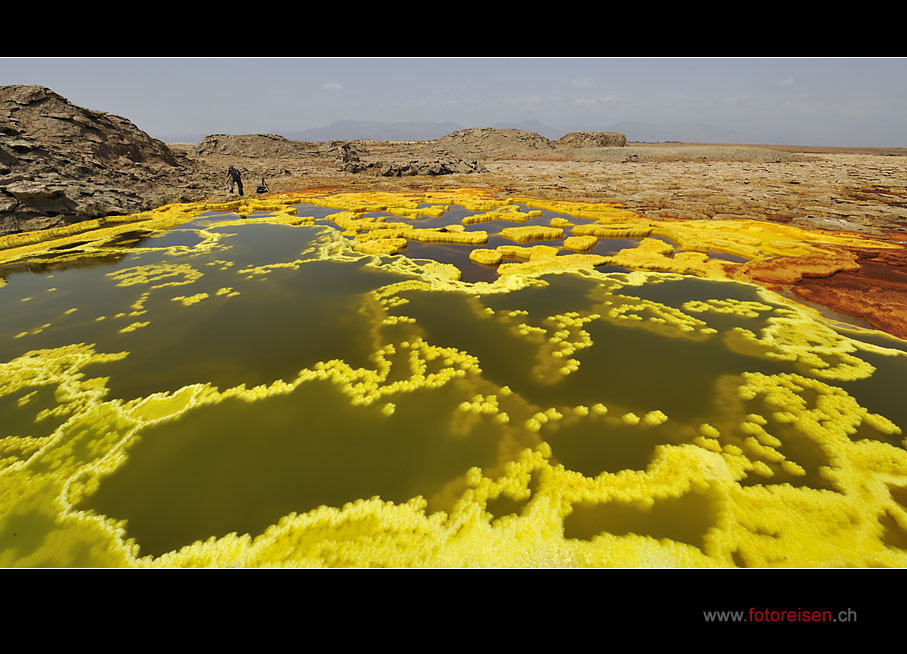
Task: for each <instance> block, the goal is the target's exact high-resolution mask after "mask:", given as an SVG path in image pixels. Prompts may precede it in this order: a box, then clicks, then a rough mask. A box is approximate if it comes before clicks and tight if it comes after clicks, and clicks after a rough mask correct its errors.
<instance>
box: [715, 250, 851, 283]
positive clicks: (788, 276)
mask: <svg viewBox="0 0 907 654" xmlns="http://www.w3.org/2000/svg"><path fill="white" fill-rule="evenodd" d="M827 252H828V255H825V256H816V257H772V258H771V259H763V260H758V261H750V262H748V263H745V264H743V265H741V266H737V267H735V268H729V270H730V272H731V277H732V278H733V279H737V280H741V281H750V282H755V283H757V284H760V285H762V286H766V287H768V288H771V289H772V290H778V289H779V288H780V287H781V286H785V285H790V284H798V283H801V282H803V281H804V280H805V279H825V278H828V277H831V276H832V275H836V274H839V273H841V272H843V271H849V272H857V271H859V270H860V263H859V262H858V260H859V255H858V253H857V252H855V251H848V250H847V249H845V248H835V249H834V250H832V249H828V250H827Z"/></svg>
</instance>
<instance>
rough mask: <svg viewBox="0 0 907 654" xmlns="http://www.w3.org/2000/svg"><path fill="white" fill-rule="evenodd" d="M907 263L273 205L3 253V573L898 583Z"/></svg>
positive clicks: (753, 226)
mask: <svg viewBox="0 0 907 654" xmlns="http://www.w3.org/2000/svg"><path fill="white" fill-rule="evenodd" d="M892 247H895V246H893V245H890V244H888V243H885V242H882V241H874V240H872V239H870V238H867V237H864V236H859V235H855V234H843V233H832V232H823V231H816V230H804V229H800V228H796V227H792V226H787V225H779V224H773V223H765V222H757V221H746V220H725V221H662V220H652V219H649V218H646V217H644V216H641V215H639V214H636V213H634V212H632V211H629V210H627V209H626V208H624V207H622V206H620V205H611V204H609V205H605V204H594V203H582V202H556V201H550V200H539V199H533V198H528V197H527V198H509V199H507V200H501V199H498V198H496V197H494V196H492V195H491V194H489V193H488V192H487V191H480V190H475V189H458V190H456V191H449V192H437V193H425V194H393V193H356V194H353V193H346V194H334V195H330V194H325V193H322V194H316V193H285V194H276V195H273V196H272V197H269V198H266V199H246V200H237V201H234V202H228V203H221V204H210V203H209V204H205V203H194V204H184V205H169V206H165V207H161V208H160V209H158V210H156V211H151V212H146V213H143V214H136V215H131V216H116V217H109V218H106V219H101V220H94V221H86V222H84V223H78V224H75V225H71V226H69V227H66V228H57V229H51V230H44V231H43V232H31V233H26V234H18V235H11V236H5V237H0V306H2V307H3V310H2V312H0V348H2V352H0V470H2V471H0V566H128V567H175V566H178V567H193V566H220V567H226V566H304V567H323V566H449V567H461V566H533V567H547V566H620V567H652V566H658V567H675V566H677V567H791V566H793V567H827V566H896V567H902V566H905V565H907V452H905V446H907V441H905V439H904V435H903V429H904V428H905V426H907V407H905V406H904V403H903V402H902V401H901V399H900V397H901V393H899V392H898V387H899V386H900V385H902V382H903V380H904V379H905V378H907V342H905V341H903V340H900V339H899V338H896V337H895V336H893V335H891V334H886V333H883V332H880V331H876V330H873V329H869V328H867V327H866V326H861V325H859V324H855V323H854V322H853V321H850V322H849V323H848V322H845V321H846V320H847V319H846V317H842V316H838V317H837V318H839V320H833V319H830V318H829V317H828V316H827V315H822V314H820V313H819V312H818V311H816V310H814V309H812V308H810V307H807V306H804V305H803V304H799V303H796V302H794V301H793V300H791V299H789V298H787V297H785V296H783V295H781V294H779V292H776V291H781V290H783V289H782V284H783V279H782V277H783V274H782V273H780V272H778V270H776V269H773V268H772V264H773V262H776V261H778V260H779V259H783V260H784V261H785V262H786V265H787V267H786V268H785V269H786V270H789V269H790V267H791V266H790V262H791V261H800V260H802V261H804V262H811V263H810V265H816V262H818V263H819V265H822V266H825V267H826V268H828V269H830V270H848V269H852V267H853V266H854V261H855V259H854V254H853V253H854V251H855V249H856V250H859V249H870V250H882V249H886V248H892Z"/></svg>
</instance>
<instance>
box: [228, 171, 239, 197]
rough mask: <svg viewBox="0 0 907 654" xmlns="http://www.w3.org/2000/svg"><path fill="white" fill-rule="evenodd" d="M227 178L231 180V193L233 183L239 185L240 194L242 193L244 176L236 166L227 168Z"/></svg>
mask: <svg viewBox="0 0 907 654" xmlns="http://www.w3.org/2000/svg"><path fill="white" fill-rule="evenodd" d="M227 179H228V180H229V181H230V193H232V192H233V185H234V184H235V185H237V186H239V194H240V195H242V177H241V175H240V174H239V169H238V168H237V167H236V166H230V167H229V168H227Z"/></svg>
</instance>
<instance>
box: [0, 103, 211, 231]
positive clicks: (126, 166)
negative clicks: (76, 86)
mask: <svg viewBox="0 0 907 654" xmlns="http://www.w3.org/2000/svg"><path fill="white" fill-rule="evenodd" d="M198 176H199V171H198V170H197V168H196V165H195V164H194V163H193V162H192V161H190V160H189V159H188V158H187V157H186V156H185V155H184V154H181V153H178V152H173V151H172V150H170V148H168V147H167V145H166V144H164V143H163V142H161V141H158V140H157V139H153V138H151V137H150V136H148V135H147V134H146V133H145V132H143V131H141V130H140V129H139V128H138V127H136V126H135V125H134V124H132V123H131V122H130V121H128V120H126V119H125V118H121V117H120V116H115V115H112V114H107V113H104V112H100V111H92V110H89V109H84V108H82V107H78V106H76V105H74V104H72V103H71V102H69V101H68V100H66V99H65V98H63V97H61V96H60V95H57V94H56V93H54V92H53V91H51V90H50V89H47V88H45V87H42V86H2V87H0V234H4V233H9V232H17V231H26V230H32V229H42V228H46V227H54V226H58V225H63V224H68V223H71V222H74V221H78V220H84V219H87V218H95V217H99V216H104V215H114V214H125V213H132V212H136V211H143V210H146V209H151V208H153V207H155V206H159V205H161V204H166V203H168V202H175V201H180V200H184V199H185V200H189V199H196V196H198V195H199V194H193V193H192V187H193V186H196V187H200V185H199V183H198V181H197V180H196V181H193V180H192V179H191V178H193V177H195V178H197V177H198ZM202 176H204V174H202Z"/></svg>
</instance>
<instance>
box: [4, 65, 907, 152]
mask: <svg viewBox="0 0 907 654" xmlns="http://www.w3.org/2000/svg"><path fill="white" fill-rule="evenodd" d="M4 84H40V85H43V86H47V87H49V88H51V89H53V90H54V91H56V92H57V93H59V94H60V95H62V96H64V97H65V98H67V99H69V100H70V101H71V102H73V103H75V104H77V105H79V106H82V107H86V108H89V109H95V110H100V111H106V112H108V113H113V114H118V115H121V116H124V117H126V118H128V119H129V120H131V121H132V122H133V123H135V124H136V125H137V126H138V127H139V128H141V129H142V130H144V131H146V132H148V133H149V134H150V135H152V136H154V137H156V138H159V139H163V140H166V141H173V140H179V139H180V138H182V137H184V136H187V135H205V134H215V133H232V134H250V133H266V132H271V133H273V132H281V131H283V132H287V131H290V132H292V131H301V130H303V129H307V128H311V127H323V126H325V125H328V124H329V123H331V122H332V121H335V120H344V119H352V120H375V121H383V122H392V121H431V122H446V121H451V122H455V123H458V124H460V125H462V126H464V127H485V126H490V125H492V124H496V123H501V122H504V121H512V122H516V121H524V120H538V121H540V122H541V123H544V124H546V125H549V126H551V127H553V128H556V129H561V130H563V131H564V132H566V131H570V130H577V129H607V128H608V127H610V126H612V125H615V124H617V123H620V122H621V121H637V122H640V123H646V124H649V125H656V126H670V125H679V124H687V125H705V126H708V127H709V128H713V129H715V130H723V131H724V132H726V133H733V134H735V135H737V136H738V137H739V139H740V142H750V143H790V144H798V145H853V146H859V145H863V146H883V147H884V146H900V147H905V146H907V118H905V116H907V112H905V107H907V59H905V58H899V59H875V58H868V59H750V58H742V59H705V58H703V59H616V58H603V59H589V58H554V59H538V58H512V59H505V58H473V59H353V58H347V59H317V58H300V59H269V58H265V59H159V58H136V59H96V58H91V59H34V58H21V59H20V58H0V85H4ZM627 136H628V137H629V138H631V139H633V138H634V135H633V133H632V132H628V134H627Z"/></svg>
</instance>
